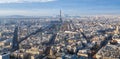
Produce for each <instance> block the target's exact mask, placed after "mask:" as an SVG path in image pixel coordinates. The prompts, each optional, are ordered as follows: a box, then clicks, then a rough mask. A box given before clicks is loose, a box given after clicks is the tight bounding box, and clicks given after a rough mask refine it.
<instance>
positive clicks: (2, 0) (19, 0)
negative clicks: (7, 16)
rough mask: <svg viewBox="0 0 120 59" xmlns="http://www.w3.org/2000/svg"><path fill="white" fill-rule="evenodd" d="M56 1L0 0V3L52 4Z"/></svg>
mask: <svg viewBox="0 0 120 59" xmlns="http://www.w3.org/2000/svg"><path fill="white" fill-rule="evenodd" d="M52 1H56V0H0V3H32V2H52Z"/></svg>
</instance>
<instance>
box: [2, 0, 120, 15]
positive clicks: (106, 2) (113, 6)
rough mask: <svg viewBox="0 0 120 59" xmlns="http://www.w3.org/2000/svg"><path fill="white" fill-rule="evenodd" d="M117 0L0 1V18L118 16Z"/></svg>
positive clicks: (119, 8)
mask: <svg viewBox="0 0 120 59" xmlns="http://www.w3.org/2000/svg"><path fill="white" fill-rule="evenodd" d="M119 5H120V1H119V0H99V1H98V0H1V1H0V13H1V14H0V16H9V15H24V16H51V15H57V14H59V10H60V9H61V10H62V11H63V14H69V15H77V16H78V15H79V16H81V15H120V11H119V10H120V7H119Z"/></svg>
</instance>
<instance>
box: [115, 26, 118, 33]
mask: <svg viewBox="0 0 120 59" xmlns="http://www.w3.org/2000/svg"><path fill="white" fill-rule="evenodd" d="M114 32H115V34H119V28H118V26H116V29H115V31H114Z"/></svg>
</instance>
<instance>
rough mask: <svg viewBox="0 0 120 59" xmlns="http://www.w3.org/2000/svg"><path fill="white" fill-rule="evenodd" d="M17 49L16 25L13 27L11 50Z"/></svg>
mask: <svg viewBox="0 0 120 59" xmlns="http://www.w3.org/2000/svg"><path fill="white" fill-rule="evenodd" d="M17 49H19V43H18V26H16V27H15V30H14V36H13V41H12V51H15V50H17Z"/></svg>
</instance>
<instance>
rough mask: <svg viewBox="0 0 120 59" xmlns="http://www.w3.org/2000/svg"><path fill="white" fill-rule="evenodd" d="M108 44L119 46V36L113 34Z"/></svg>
mask: <svg viewBox="0 0 120 59" xmlns="http://www.w3.org/2000/svg"><path fill="white" fill-rule="evenodd" d="M110 43H112V44H115V43H118V44H120V35H119V34H114V35H113V37H112V40H111V41H110Z"/></svg>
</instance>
